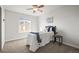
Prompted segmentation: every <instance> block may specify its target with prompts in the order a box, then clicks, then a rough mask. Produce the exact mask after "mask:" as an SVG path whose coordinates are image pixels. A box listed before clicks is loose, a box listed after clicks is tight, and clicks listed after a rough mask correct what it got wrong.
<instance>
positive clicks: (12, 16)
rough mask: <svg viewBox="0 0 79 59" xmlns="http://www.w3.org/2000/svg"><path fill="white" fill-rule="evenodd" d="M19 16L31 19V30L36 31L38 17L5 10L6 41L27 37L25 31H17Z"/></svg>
mask: <svg viewBox="0 0 79 59" xmlns="http://www.w3.org/2000/svg"><path fill="white" fill-rule="evenodd" d="M21 16H25V17H27V18H29V19H30V20H31V21H32V24H31V25H32V31H38V25H37V24H38V20H37V19H38V17H35V16H30V15H25V14H20V13H17V12H12V11H8V10H6V41H11V40H17V39H21V38H25V37H27V33H19V32H18V27H19V19H20V18H21Z"/></svg>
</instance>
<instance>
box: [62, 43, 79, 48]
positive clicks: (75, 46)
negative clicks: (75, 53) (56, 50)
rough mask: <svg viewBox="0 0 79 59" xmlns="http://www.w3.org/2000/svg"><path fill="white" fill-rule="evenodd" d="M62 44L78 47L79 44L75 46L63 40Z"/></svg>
mask: <svg viewBox="0 0 79 59" xmlns="http://www.w3.org/2000/svg"><path fill="white" fill-rule="evenodd" d="M63 44H65V45H68V46H72V47H74V48H78V49H79V46H77V45H73V44H70V43H67V42H63Z"/></svg>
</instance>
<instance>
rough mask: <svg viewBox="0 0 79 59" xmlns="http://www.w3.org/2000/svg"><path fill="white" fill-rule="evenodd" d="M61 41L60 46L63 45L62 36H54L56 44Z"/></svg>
mask: <svg viewBox="0 0 79 59" xmlns="http://www.w3.org/2000/svg"><path fill="white" fill-rule="evenodd" d="M57 39H58V40H59V41H58V42H59V45H62V43H63V36H61V35H54V43H55V42H56V40H57Z"/></svg>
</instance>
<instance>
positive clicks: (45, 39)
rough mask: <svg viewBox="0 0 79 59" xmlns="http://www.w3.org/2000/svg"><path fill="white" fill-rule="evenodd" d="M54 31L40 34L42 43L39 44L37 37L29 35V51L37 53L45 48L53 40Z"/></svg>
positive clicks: (27, 43) (27, 42)
mask: <svg viewBox="0 0 79 59" xmlns="http://www.w3.org/2000/svg"><path fill="white" fill-rule="evenodd" d="M54 34H55V33H54V31H41V32H39V36H40V39H41V42H40V43H38V41H37V35H35V34H32V33H29V34H28V37H27V41H26V45H29V50H30V51H32V52H35V51H37V49H39V48H40V47H42V46H45V45H46V44H48V43H49V42H50V41H52V40H53V36H54Z"/></svg>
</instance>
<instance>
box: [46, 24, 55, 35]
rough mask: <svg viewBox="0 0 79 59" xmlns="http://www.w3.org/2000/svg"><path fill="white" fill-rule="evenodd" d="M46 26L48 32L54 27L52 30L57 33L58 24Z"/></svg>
mask: <svg viewBox="0 0 79 59" xmlns="http://www.w3.org/2000/svg"><path fill="white" fill-rule="evenodd" d="M45 28H47V31H48V32H50V29H51V28H52V31H53V32H54V34H56V26H45Z"/></svg>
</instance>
